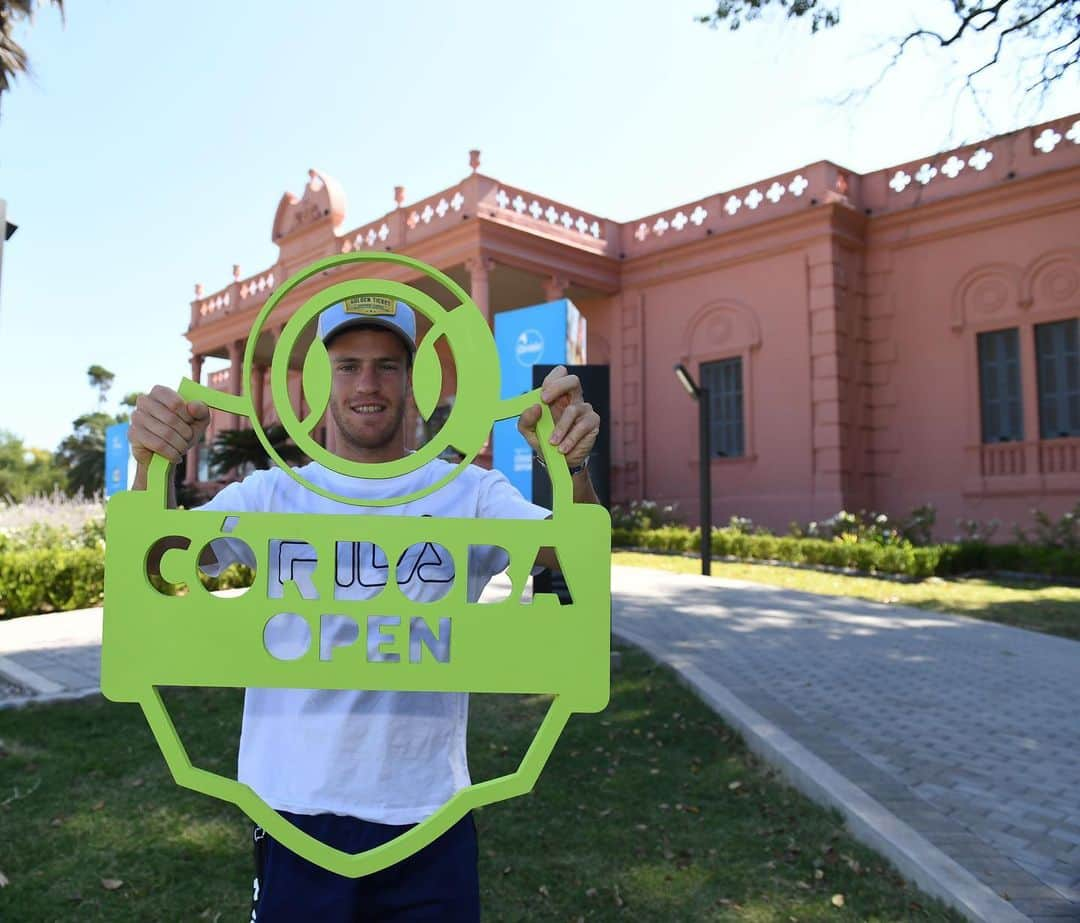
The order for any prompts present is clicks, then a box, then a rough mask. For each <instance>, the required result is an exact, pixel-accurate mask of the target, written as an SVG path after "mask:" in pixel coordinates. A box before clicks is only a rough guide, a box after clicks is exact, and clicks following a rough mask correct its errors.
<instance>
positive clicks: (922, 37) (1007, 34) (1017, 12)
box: [701, 0, 1080, 109]
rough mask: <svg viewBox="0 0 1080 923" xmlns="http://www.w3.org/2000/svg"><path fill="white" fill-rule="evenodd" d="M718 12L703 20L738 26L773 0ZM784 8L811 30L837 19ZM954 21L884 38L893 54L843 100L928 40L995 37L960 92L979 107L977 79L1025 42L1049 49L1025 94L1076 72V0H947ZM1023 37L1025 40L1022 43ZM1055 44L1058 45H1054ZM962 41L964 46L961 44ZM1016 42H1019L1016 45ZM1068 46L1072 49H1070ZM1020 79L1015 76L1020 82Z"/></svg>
mask: <svg viewBox="0 0 1080 923" xmlns="http://www.w3.org/2000/svg"><path fill="white" fill-rule="evenodd" d="M714 2H715V4H716V10H715V11H714V13H713V14H712V15H711V16H707V17H701V20H702V21H703V22H708V23H709V24H710V25H712V26H714V27H715V26H717V25H718V24H720V23H721V22H726V23H727V24H728V26H729V28H731V29H737V28H738V27H739V25H740V24H741V23H742V21H743V17H744V18H745V19H746V21H748V22H750V21H753V20H756V19H759V18H760V17H761V14H762V8H763V7H767V6H768V5H769V4H770V3H772V2H774V0H714ZM776 2H777V3H778V5H779V6H780V7H781V8H783V9H784V10H785V11H786V14H787V17H788V18H789V19H791V18H799V17H803V16H806V17H808V18H812V21H811V32H817V31H818V29H819V27H820V28H832V27H833V26H836V25H837V24H838V23H839V9H838V8H837V7H833V8H831V9H829V8H822V7H820V6H819V5H818V0H776ZM951 5H952V12H953V14H954V15H955V16H956V22H955V24H954V27H953V28H952V29H951V30H937V29H930V28H916V29H913V30H912V31H911V32H908V33H907V34H906V35H903V36H900V37H897V38H896V39H893V40H891V41H890V42H888V44H889V45H891V46H892V53H891V54H890V56H889V59H888V61H887V62H886V64H885V66H884V67H883V68H882V69H881V72H880V73H879V74H878V76H877V78H876V79H874V80H873V81H871V82H870V83H869V85H867V86H864V87H859V88H856V89H853V90H851V91H850V92H849V93H848V94H847V95H846V96H844V97H843V99H841V100H840V102H841V104H844V105H846V104H849V103H852V102H862V101H864V100H865V99H866V98H867V97H868V96H869V95H870V94H871V93H872V92H873V91H874V90H875V89H877V87H878V86H880V85H881V83H882V81H883V80H884V79H885V78H886V77H887V76H888V75H889V73H890V72H891V71H892V70H893V69H894V68H895V67H896V65H897V64H899V63H900V61H901V60H902V59H903V57H904V55H905V54H906V53H907V52H908V51H909V49H910V46H911V45H912V44H913V43H917V42H923V41H926V42H929V43H930V44H931V45H932V46H933V47H936V48H939V49H948V48H956V47H959V46H960V45H961V44H964V47H968V45H969V44H970V39H971V38H972V37H973V36H976V35H994V36H995V38H996V41H995V42H994V49H993V52H992V53H991V54H990V55H989V56H988V57H987V58H986V60H984V61H982V62H981V63H980V64H979V65H978V66H977V67H974V68H972V69H971V70H970V71H969V72H968V73H967V74H966V75H965V77H964V80H963V86H962V89H961V93H969V94H970V95H971V97H972V99H973V100H974V101H975V103H976V105H978V106H979V108H980V109H981V105H980V104H979V100H978V87H977V83H978V81H979V78H980V77H982V76H983V75H984V74H985V73H986V72H987V71H989V70H990V69H991V68H993V67H994V66H995V65H998V64H1000V63H1001V61H1002V60H1003V57H1004V52H1005V50H1006V48H1013V47H1021V48H1022V47H1024V45H1025V44H1026V43H1030V42H1038V43H1041V44H1043V45H1044V46H1051V45H1052V47H1048V48H1047V49H1046V50H1045V51H1043V52H1042V54H1041V57H1042V64H1041V67H1040V68H1039V79H1038V80H1037V81H1036V82H1035V83H1033V84H1031V86H1029V87H1027V88H1026V90H1025V92H1026V93H1030V92H1034V91H1039V92H1040V93H1041V94H1042V95H1043V96H1045V94H1046V92H1047V90H1048V89H1049V87H1050V86H1051V85H1052V84H1054V83H1055V82H1056V81H1058V80H1060V79H1061V78H1062V77H1064V76H1065V75H1066V74H1068V73H1070V72H1072V73H1073V74H1077V73H1080V48H1077V47H1076V46H1077V43H1078V42H1080V0H951ZM1025 40H1026V41H1025ZM1055 42H1056V44H1054V43H1055ZM965 43H966V44H965ZM1017 43H1021V44H1020V45H1019V46H1017ZM1070 49H1075V50H1073V51H1071V52H1070ZM1021 79H1023V78H1022V77H1021V78H1018V83H1019V81H1020V80H1021Z"/></svg>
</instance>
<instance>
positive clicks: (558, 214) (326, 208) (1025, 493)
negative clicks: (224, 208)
mask: <svg viewBox="0 0 1080 923" xmlns="http://www.w3.org/2000/svg"><path fill="white" fill-rule="evenodd" d="M472 154H476V156H475V157H472V156H471V157H470V165H471V166H472V169H473V173H472V174H471V175H470V176H469V177H466V178H465V179H464V180H463V181H461V182H460V183H459V184H457V186H455V187H454V188H453V189H448V190H444V191H443V192H441V193H436V194H435V195H434V196H430V197H428V198H426V199H423V200H420V201H419V202H417V203H415V204H414V205H413V206H405V205H404V191H403V190H402V189H400V188H398V189H397V190H395V200H396V202H397V208H395V210H394V211H393V212H390V213H387V215H385V216H383V218H380V219H376V220H375V221H374V222H371V223H369V224H367V225H363V226H361V227H360V228H357V229H354V230H353V231H348V232H345V231H344V230H343V227H342V225H341V220H342V217H343V215H344V197H343V192H342V190H341V189H340V187H338V186H337V184H336V183H334V182H333V180H332V179H330V178H329V177H326V176H325V175H323V174H319V173H317V172H316V171H311V172H310V174H309V183H308V184H307V186H306V187H305V190H304V193H303V195H302V196H301V197H296V196H290V195H288V194H287V195H285V196H283V198H282V200H281V204H280V205H279V207H278V213H277V215H276V216H275V220H274V232H273V236H274V240H275V242H276V243H277V246H278V248H279V254H278V260H277V262H276V263H275V264H274V266H273V267H270V268H269V269H266V270H263V271H261V272H259V273H256V274H254V275H252V276H250V277H247V278H241V276H240V272H239V267H234V274H233V275H234V279H233V282H232V284H230V285H229V286H226V287H225V288H223V289H221V290H220V291H218V292H215V293H212V294H210V295H206V294H204V292H203V289H202V286H196V299H195V300H194V301H193V302H192V304H191V327H190V328H189V331H188V336H189V338H190V340H191V342H192V350H193V363H192V365H193V374H195V375H196V377H198V369H199V368H201V362H202V358H203V357H206V356H215V357H219V358H223V357H229V358H230V360H231V371H230V373H229V374H228V375H227V376H223V375H221V374H220V373H219V374H218V376H217V379H216V382H217V384H216V385H215V386H217V387H222V388H225V389H227V390H230V391H232V390H235V389H234V387H233V379H234V378H236V377H238V374H237V372H238V371H239V359H240V357H241V355H242V345H243V342H244V338H245V337H246V335H247V330H248V328H249V327H250V323H251V321H252V320H253V319H254V315H255V312H256V311H257V310H258V309H259V308H260V306H261V305H262V304H263V303H264V302H265V301H266V299H267V298H268V297H269V293H270V292H271V291H273V290H274V289H275V287H276V286H279V285H280V284H281V282H282V281H284V280H285V279H286V278H287V277H289V276H290V274H292V273H293V272H295V271H297V270H299V269H300V268H302V267H304V266H306V265H307V264H308V263H310V262H311V261H312V260H315V259H317V258H321V257H325V256H328V255H331V254H335V253H350V252H353V251H355V250H359V249H368V250H370V251H371V252H372V255H373V256H374V254H375V253H376V252H381V251H384V250H385V251H393V252H396V253H409V254H410V255H412V256H415V257H416V258H418V259H421V260H423V261H425V262H427V263H429V264H430V265H433V266H436V267H438V268H440V269H442V270H444V271H445V272H447V273H450V274H451V276H452V277H453V278H454V279H455V281H456V283H457V284H460V285H462V286H464V287H465V288H466V289H467V290H468V292H469V294H470V296H471V298H472V300H473V301H474V302H475V303H476V304H477V306H478V307H479V308H480V310H481V311H482V312H483V313H484V314H485V316H487V317H488V318H490V317H491V315H492V314H493V313H494V312H496V311H500V310H506V309H509V308H514V307H520V306H522V305H524V304H531V303H535V302H536V300H537V298H538V297H539V296H538V293H540V292H542V293H543V297H544V298H545V299H548V300H550V299H553V298H556V297H562V296H563V295H568V296H569V297H571V298H572V299H573V300H574V301H575V303H576V304H577V305H578V307H579V309H580V310H581V311H582V313H583V314H584V315H585V317H586V319H587V322H588V333H589V344H588V347H589V358H590V361H591V362H596V363H608V364H609V365H610V370H611V388H612V390H611V414H610V418H609V419H608V420H607V421H605V423H606V425H607V426H609V427H610V429H611V437H612V439H611V446H612V463H613V471H612V478H611V482H612V494H613V498H614V499H615V501H616V502H625V501H629V500H633V499H643V498H647V499H651V500H656V501H659V502H662V503H677V504H678V506H679V509H680V514H681V515H682V517H683V518H684V519H686V520H687V521H689V522H692V523H696V522H697V520H698V481H699V477H698V476H699V469H698V424H697V408H696V406H695V404H694V403H693V402H692V400H691V399H690V398H689V396H688V395H686V393H685V392H684V391H683V390H682V388H681V387H680V385H679V383H678V381H677V380H676V378H675V376H674V374H673V366H674V364H675V363H677V362H681V363H683V364H685V365H686V366H687V367H688V368H689V369H690V370H691V372H692V374H693V375H694V376H695V377H697V378H699V379H700V377H701V366H702V364H703V363H707V362H712V361H716V360H721V359H726V358H731V357H735V356H738V357H739V358H741V360H742V371H743V408H744V441H745V454H744V456H743V457H740V458H717V459H714V460H713V461H712V462H711V466H710V470H711V475H712V485H713V508H712V520H713V522H714V523H723V522H725V521H726V520H727V519H728V518H730V517H731V516H733V515H739V516H749V517H751V518H752V519H754V520H755V521H756V522H759V523H763V524H765V525H768V526H770V527H772V528H774V529H783V528H785V527H786V526H787V525H788V524H789V523H790V522H791V521H792V520H799V521H802V522H806V521H810V520H820V519H821V518H824V517H827V516H830V515H832V514H833V513H836V512H837V511H839V510H840V509H842V508H843V509H848V510H859V509H867V510H876V511H881V512H885V513H888V514H889V515H890V516H892V517H902V516H905V515H907V514H908V513H909V512H910V511H911V510H912V509H913V508H915V507H917V506H921V505H923V504H926V503H931V504H933V505H934V506H935V508H936V509H937V511H938V536H939V537H942V538H948V537H951V536H952V535H953V534H954V533H955V532H956V526H955V521H956V520H957V519H961V518H962V519H979V520H988V519H991V518H997V519H1001V520H1003V521H1004V523H1005V528H1003V529H1002V531H1001V533H1000V534H1001V536H1002V537H1005V536H1006V535H1007V533H1008V532H1009V527H1010V526H1011V525H1012V523H1020V524H1022V525H1026V524H1029V523H1030V511H1031V509H1033V508H1040V509H1042V510H1044V511H1046V512H1048V513H1050V514H1052V515H1055V516H1057V515H1060V514H1061V513H1063V512H1064V511H1065V510H1067V509H1069V508H1071V507H1072V506H1073V504H1075V503H1076V501H1077V498H1078V497H1080V438H1071V439H1050V440H1046V441H1040V440H1039V438H1038V406H1037V394H1036V370H1035V361H1034V359H1035V353H1034V335H1033V331H1034V326H1035V324H1037V323H1040V322H1048V321H1055V320H1062V319H1068V318H1076V317H1080V246H1078V242H1080V235H1078V231H1080V117H1077V116H1069V117H1067V118H1063V119H1058V120H1054V121H1052V122H1048V123H1045V124H1043V125H1038V126H1031V127H1030V128H1026V129H1022V130H1020V131H1017V132H1012V133H1010V134H1008V135H1003V136H999V137H998V138H992V139H986V140H985V141H982V142H979V143H977V144H973V145H967V146H965V147H963V148H958V149H956V150H955V151H952V152H944V153H941V154H939V155H935V156H933V157H929V158H926V159H920V160H919V161H914V162H912V163H908V164H900V165H896V166H894V167H890V168H888V169H885V170H879V171H876V172H874V173H869V174H865V175H858V174H853V173H851V172H850V171H847V170H845V169H844V168H842V167H840V166H838V165H836V164H833V163H831V162H828V161H820V162H817V163H814V164H809V165H806V166H804V167H801V168H799V169H798V170H796V171H789V172H788V173H785V174H780V175H778V176H776V177H769V178H766V179H762V180H759V181H758V182H756V183H754V184H751V185H750V186H747V187H743V188H740V189H735V190H729V191H727V192H723V193H720V194H717V195H711V196H706V197H705V198H703V199H700V200H698V201H697V202H693V203H688V204H684V205H680V206H675V207H673V208H671V209H667V210H665V211H664V212H661V213H657V214H655V215H651V216H646V217H645V218H642V219H640V220H636V221H633V222H627V223H625V224H619V223H617V222H613V221H610V220H607V219H602V218H599V217H597V216H593V215H589V214H587V213H583V212H580V210H578V209H574V208H572V207H570V206H567V205H562V204H559V203H555V202H552V201H550V200H547V199H545V198H543V197H540V196H534V195H533V194H531V193H527V192H525V191H524V190H517V189H516V188H514V187H509V186H506V185H505V184H503V183H501V182H500V181H498V180H495V179H493V178H491V177H487V176H484V175H482V174H479V173H478V172H476V171H477V168H478V163H479V155H478V154H477V153H476V152H472ZM372 265H374V264H369V263H364V264H363V265H359V264H352V265H350V266H348V267H338V268H335V270H334V272H335V273H337V275H336V278H338V279H344V278H350V277H355V276H359V275H366V274H368V272H369V271H370V270H369V266H372ZM384 272H385V277H386V278H393V279H395V280H396V281H415V279H414V278H413V277H414V276H415V273H413V274H412V275H410V274H409V272H408V271H407V270H405V269H402V268H401V267H396V268H395V267H390V268H385V267H384ZM380 274H383V272H382V271H381V272H380ZM322 283H323V280H322V279H321V278H319V279H315V280H309V281H308V282H307V283H305V286H307V288H306V289H298V290H297V291H295V292H293V293H292V294H291V295H290V296H289V298H288V299H286V300H285V301H282V302H281V304H280V305H279V307H280V309H281V316H280V317H277V318H275V323H274V325H273V326H274V329H272V330H269V331H268V332H266V333H265V337H266V342H265V343H261V352H259V351H257V354H258V356H259V358H258V361H259V362H261V363H265V362H267V361H269V359H268V357H269V355H270V353H271V351H272V347H273V342H274V339H275V337H276V336H278V335H279V334H280V326H281V325H282V324H283V323H284V322H285V319H287V317H288V316H289V314H290V313H291V312H292V311H294V310H295V309H296V307H297V306H298V305H299V303H300V301H301V300H302V299H303V298H304V297H307V295H308V294H310V292H312V291H314V290H315V289H314V286H316V285H320V284H322ZM419 284H421V285H423V284H425V283H423V282H421V283H419ZM289 299H291V300H289ZM1013 326H1016V327H1017V328H1018V329H1019V331H1020V347H1021V367H1022V391H1023V412H1024V420H1025V431H1024V439H1023V441H1022V442H1012V443H1003V444H994V445H984V444H982V442H981V429H980V400H979V384H978V364H977V354H976V342H977V336H978V334H979V333H980V332H984V331H987V330H993V329H1000V328H1006V327H1013ZM447 358H448V357H445V356H444V360H445V359H447ZM445 364H446V365H447V374H446V376H445V377H444V391H443V396H444V397H449V396H450V394H451V392H452V391H453V384H454V375H453V369H452V363H448V362H447V363H445ZM211 384H214V382H211ZM268 392H269V388H268V387H267V388H266V390H265V393H266V394H267V395H268ZM412 419H413V417H412V416H410V420H412ZM218 425H222V426H225V427H228V426H231V425H234V424H233V421H231V420H230V419H222V420H220V421H219V420H218V419H215V426H218ZM411 429H412V427H411V424H410V431H411ZM328 447H330V448H332V445H329V446H328ZM487 458H488V456H485V455H484V454H481V455H480V456H479V457H478V461H480V462H481V463H484V461H485V459H487Z"/></svg>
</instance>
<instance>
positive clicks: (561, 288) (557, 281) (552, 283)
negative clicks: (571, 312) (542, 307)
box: [544, 276, 570, 301]
mask: <svg viewBox="0 0 1080 923" xmlns="http://www.w3.org/2000/svg"><path fill="white" fill-rule="evenodd" d="M569 287H570V280H569V279H567V278H566V277H565V276H548V277H547V279H545V280H544V301H558V300H559V299H561V298H565V297H566V290H567V289H568V288H569Z"/></svg>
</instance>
